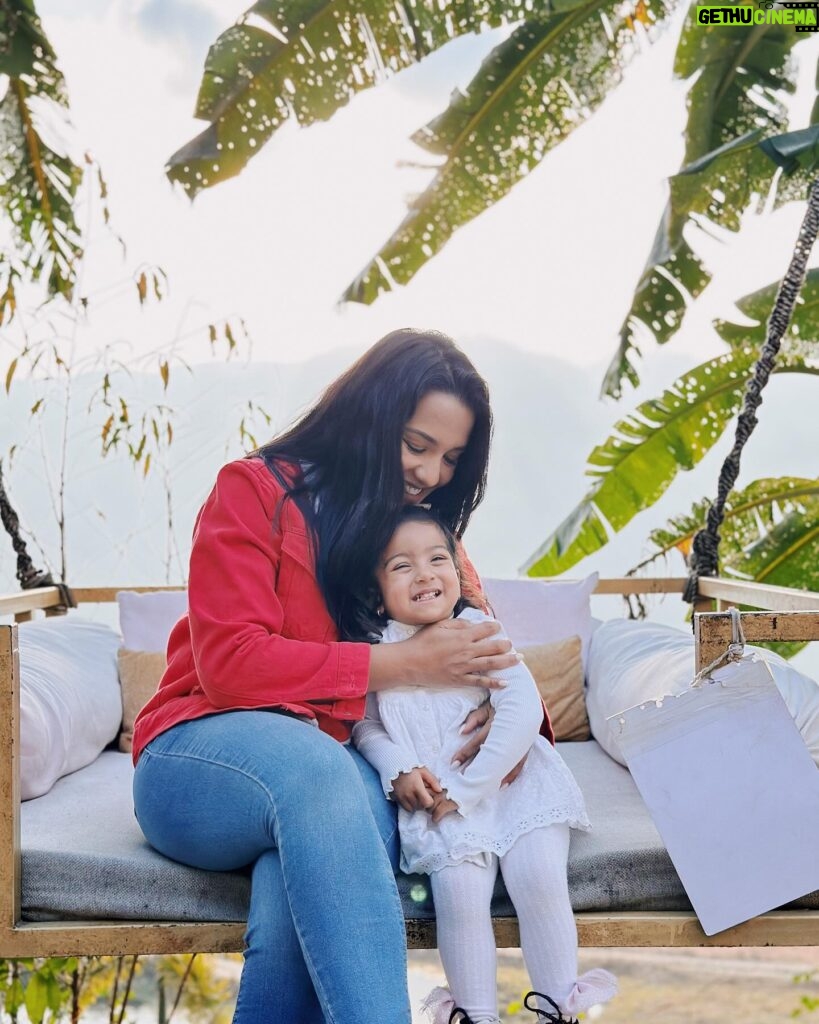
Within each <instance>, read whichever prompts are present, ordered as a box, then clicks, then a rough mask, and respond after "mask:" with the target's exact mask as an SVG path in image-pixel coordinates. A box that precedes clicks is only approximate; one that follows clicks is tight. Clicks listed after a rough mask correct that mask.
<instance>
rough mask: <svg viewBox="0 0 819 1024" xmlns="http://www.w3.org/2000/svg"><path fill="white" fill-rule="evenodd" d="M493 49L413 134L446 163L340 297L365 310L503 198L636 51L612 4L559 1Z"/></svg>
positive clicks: (657, 18)
mask: <svg viewBox="0 0 819 1024" xmlns="http://www.w3.org/2000/svg"><path fill="white" fill-rule="evenodd" d="M675 2H676V0H646V2H641V3H640V4H639V5H638V9H639V19H640V21H641V22H642V24H643V25H644V26H647V27H649V28H650V27H651V26H652V25H654V24H656V23H660V22H662V21H664V20H665V19H666V18H667V16H668V14H669V13H670V11H671V10H672V9H673V7H674V4H675ZM549 11H550V9H549V8H548V7H546V6H545V5H544V9H543V13H542V14H541V15H540V16H538V17H534V16H533V17H531V18H530V19H529V20H527V21H526V22H525V23H524V24H522V25H520V26H518V27H517V28H516V29H515V31H514V32H513V33H512V35H511V36H510V37H509V38H508V39H507V40H505V41H504V42H503V43H501V44H500V45H499V46H497V47H496V48H495V49H494V50H493V51H492V52H491V53H490V55H489V56H488V57H487V58H486V60H485V61H484V62H483V64H482V65H481V67H480V69H479V71H478V73H477V74H476V75H475V77H474V78H473V80H472V81H471V82H470V83H469V85H468V87H467V89H466V91H465V92H459V91H456V93H455V94H454V96H453V99H452V101H451V103H450V106H449V109H448V110H447V111H446V112H445V113H444V114H442V115H441V116H440V117H438V118H436V119H435V120H433V121H432V122H430V123H429V124H428V125H427V126H426V127H425V128H423V129H421V130H420V131H419V132H417V133H416V134H415V136H414V141H415V142H416V143H417V144H418V145H420V146H421V147H423V148H424V149H426V150H427V151H429V152H431V153H433V154H434V155H436V156H439V157H441V158H443V161H444V162H443V163H442V165H441V167H440V169H439V170H438V172H437V173H436V175H435V177H434V178H433V180H432V182H431V183H430V185H429V186H428V187H427V188H426V189H425V190H424V192H422V193H421V195H420V196H418V197H417V198H416V199H414V200H413V201H412V203H411V204H410V208H409V211H408V213H407V216H406V217H405V219H404V221H403V222H402V223H401V224H400V225H399V227H398V228H397V230H396V231H395V232H394V233H393V235H392V236H391V237H390V238H389V239H388V240H387V241H386V242H385V244H384V245H383V246H382V247H381V249H380V250H379V251H378V253H377V254H376V255H375V256H374V257H373V258H372V260H371V261H370V262H369V263H368V264H367V266H366V267H365V268H364V269H363V270H362V271H361V273H360V274H359V275H358V277H356V279H355V280H354V281H353V282H352V283H351V284H350V285H349V287H348V288H347V290H346V291H345V292H344V294H343V296H342V299H343V300H344V301H355V302H364V303H370V302H373V301H374V300H375V299H376V298H377V296H378V295H379V294H381V293H382V292H384V291H388V290H390V289H392V288H394V287H395V286H396V285H404V284H406V283H407V282H408V281H409V280H410V279H411V278H412V277H413V276H414V275H415V274H416V273H417V272H418V270H419V269H420V268H421V267H423V266H424V264H425V263H426V262H427V261H428V260H429V259H430V258H431V257H433V256H434V255H435V254H436V253H437V252H438V251H439V250H440V249H441V247H442V246H443V245H444V244H445V243H446V242H447V241H448V240H449V239H450V238H451V237H452V235H453V233H454V232H455V231H456V230H457V229H458V228H459V227H461V226H462V225H464V224H466V223H468V222H469V221H470V220H472V219H473V218H474V217H476V216H478V215H479V214H480V213H482V212H483V211H484V210H486V209H488V208H489V207H490V206H492V205H493V204H494V203H496V202H497V201H498V200H499V199H501V198H502V197H503V196H505V195H506V194H507V193H508V192H509V191H510V189H512V188H513V187H514V185H515V184H516V183H517V182H518V181H520V180H521V179H522V178H524V177H525V176H526V175H527V174H529V173H530V172H531V171H532V170H533V169H534V168H535V167H536V166H537V165H538V164H539V163H540V161H541V160H542V159H543V157H544V156H545V155H546V154H547V153H548V152H549V151H550V150H551V149H553V148H554V147H555V146H557V145H559V144H560V143H561V142H562V141H563V140H564V139H565V138H567V137H568V136H569V135H570V134H571V133H572V132H573V131H574V129H575V128H577V127H578V126H579V125H581V124H583V123H584V122H585V121H586V120H587V119H588V118H589V117H591V115H592V113H593V112H594V111H595V110H596V108H597V107H598V106H599V105H600V104H601V103H602V102H603V100H604V99H605V98H606V96H607V95H608V94H609V92H611V90H612V89H613V88H614V87H615V86H616V85H617V84H618V83H619V82H620V80H621V78H622V73H623V69H624V67H625V66H626V64H627V63H628V61H629V60H630V58H631V57H632V56H633V55H634V53H635V45H634V44H635V33H636V31H637V29H636V25H635V12H634V11H633V10H631V9H630V8H627V7H626V6H624V5H623V4H621V3H618V2H612V0H585V2H582V3H572V4H569V3H564V4H561V5H559V6H558V11H557V13H549Z"/></svg>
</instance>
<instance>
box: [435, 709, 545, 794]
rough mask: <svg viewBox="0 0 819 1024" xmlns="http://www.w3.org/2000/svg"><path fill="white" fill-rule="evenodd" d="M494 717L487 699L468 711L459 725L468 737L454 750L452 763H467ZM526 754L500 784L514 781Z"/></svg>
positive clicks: (461, 765)
mask: <svg viewBox="0 0 819 1024" xmlns="http://www.w3.org/2000/svg"><path fill="white" fill-rule="evenodd" d="M494 717H495V709H494V708H493V707H492V705H491V704H490V703H489V701H488V700H487V701H484V703H483V704H481V705H480V706H479V707H477V708H475V709H474V710H473V711H470V712H469V714H468V715H467V716H466V720H465V721H464V724H463V725H462V726H461V732H462V733H464V734H468V735H469V739H468V740H467V741H466V742H465V743H464V745H463V746H462V747H461V748H460V749H459V750H458V751H456V753H455V756H454V757H453V759H452V764H453V765H455V766H459V767H461V768H462V769H463V768H465V767H466V766H467V765H468V764H469V762H470V761H471V760H472V758H473V757H474V756H475V755H476V754H477V753H478V751H479V750H480V749H481V747H482V746H483V743H484V740H485V739H486V737H487V736H488V735H489V730H490V728H491V726H492V719H493V718H494ZM528 756H529V755H528V754H524V755H523V757H522V758H521V759H520V761H518V763H517V764H516V765H515V767H514V768H513V769H512V770H511V772H509V774H508V775H506V776H505V777H504V779H503V781H502V782H501V786H508V785H509V783H510V782H514V781H515V779H516V778H517V777H518V775H520V773H521V772H522V771H523V766H524V765H525V764H526V758H527V757H528Z"/></svg>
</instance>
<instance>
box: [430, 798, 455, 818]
mask: <svg viewBox="0 0 819 1024" xmlns="http://www.w3.org/2000/svg"><path fill="white" fill-rule="evenodd" d="M457 810H458V805H457V804H456V803H455V801H454V800H450V799H449V797H448V796H447V795H446V793H444V792H441V793H439V794H438V795H437V796H436V797H435V800H434V801H433V804H432V808H431V809H430V812H429V813H430V817H431V818H432V822H433V824H435V825H437V824H438V822H439V821H440V820H441V818H443V817H445V816H446V815H447V814H452V813H453V811H457Z"/></svg>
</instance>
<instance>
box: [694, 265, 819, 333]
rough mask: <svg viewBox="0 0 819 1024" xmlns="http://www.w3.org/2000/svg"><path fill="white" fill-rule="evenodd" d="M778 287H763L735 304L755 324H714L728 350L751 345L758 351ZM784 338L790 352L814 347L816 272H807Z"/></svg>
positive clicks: (818, 328)
mask: <svg viewBox="0 0 819 1024" xmlns="http://www.w3.org/2000/svg"><path fill="white" fill-rule="evenodd" d="M778 289H779V283H778V282H774V284H768V285H765V287H764V288H760V289H759V290H758V291H755V292H752V293H751V294H750V295H746V296H745V297H744V298H742V299H740V300H739V302H737V308H738V309H739V310H740V312H742V313H743V314H744V315H745V316H746V317H747V318H748V319H749V320H755V321H756V324H755V325H753V326H751V325H747V324H735V323H732V322H731V321H730V320H715V321H714V327H715V328H716V331H717V333H718V334H719V336H720V337H721V338H722V339H723V341H726V342H727V343H728V344H729V345H731V347H732V348H737V347H739V346H741V345H753V346H754V347H755V348H756V349H760V348H761V347H762V345H763V344H764V342H765V338H766V334H767V329H768V320H769V318H770V315H771V311H772V310H773V306H774V300H775V299H776V293H777V291H778ZM785 337H786V338H787V340H788V345H789V346H790V348H791V349H792V350H793V349H794V347H795V346H798V345H799V344H800V343H804V344H806V345H815V344H817V343H819V270H817V269H814V270H809V271H808V272H807V274H806V275H805V281H804V284H803V285H802V288H801V290H800V292H799V298H798V299H797V300H796V307H795V309H794V318H793V320H792V321H791V323H790V325H789V327H788V330H787V332H786V335H785Z"/></svg>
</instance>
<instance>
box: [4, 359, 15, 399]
mask: <svg viewBox="0 0 819 1024" xmlns="http://www.w3.org/2000/svg"><path fill="white" fill-rule="evenodd" d="M17 362H18V360H17V359H12V361H11V362H10V363H9V368H8V370H6V394H8V393H9V391H10V390H11V382H12V379H13V377H14V371H15V370H16V369H17Z"/></svg>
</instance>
